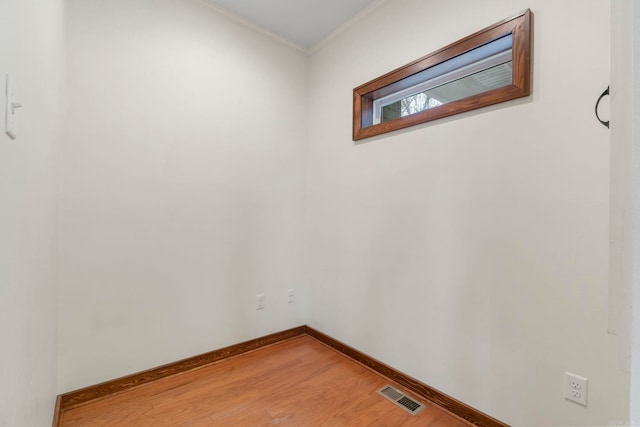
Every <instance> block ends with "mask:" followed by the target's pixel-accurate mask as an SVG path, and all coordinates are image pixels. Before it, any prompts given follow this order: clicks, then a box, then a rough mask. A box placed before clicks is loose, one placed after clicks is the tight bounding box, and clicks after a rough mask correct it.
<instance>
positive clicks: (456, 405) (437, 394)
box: [304, 326, 509, 427]
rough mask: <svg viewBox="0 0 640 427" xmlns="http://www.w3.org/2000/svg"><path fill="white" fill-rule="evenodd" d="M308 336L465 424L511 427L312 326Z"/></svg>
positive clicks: (308, 330) (481, 426)
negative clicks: (442, 409)
mask: <svg viewBox="0 0 640 427" xmlns="http://www.w3.org/2000/svg"><path fill="white" fill-rule="evenodd" d="M304 328H305V333H306V334H307V335H309V336H310V337H312V338H315V339H316V340H318V341H320V342H322V343H324V344H325V345H328V346H329V347H331V348H333V349H334V350H336V351H338V352H339V353H342V354H344V355H345V356H347V357H349V358H350V359H352V360H355V361H356V362H358V363H360V364H361V365H364V366H365V367H367V368H369V369H371V370H373V371H375V372H377V373H379V374H380V375H382V376H384V377H387V378H389V379H390V380H392V381H395V382H396V383H398V384H400V385H401V386H403V387H405V388H406V389H407V390H411V391H412V392H414V393H415V394H416V395H417V396H418V397H421V398H423V399H425V400H427V401H429V402H431V403H433V404H434V405H437V406H440V407H441V408H444V409H446V410H447V411H449V412H451V413H452V414H455V415H457V416H458V417H460V418H462V419H463V420H465V421H468V422H470V423H471V424H473V425H475V426H480V427H509V425H508V424H505V423H503V422H502V421H499V420H497V419H495V418H493V417H491V416H489V415H487V414H485V413H483V412H480V411H478V410H477V409H474V408H472V407H471V406H469V405H466V404H464V403H462V402H460V401H459V400H457V399H454V398H453V397H451V396H449V395H447V394H445V393H443V392H441V391H439V390H436V389H435V388H433V387H430V386H428V385H426V384H424V383H422V382H420V381H418V380H416V379H415V378H412V377H410V376H408V375H405V374H403V373H402V372H400V371H398V370H396V369H394V368H392V367H390V366H388V365H385V364H384V363H382V362H380V361H378V360H376V359H374V358H372V357H370V356H368V355H366V354H364V353H362V352H361V351H358V350H356V349H355V348H353V347H350V346H348V345H346V344H344V343H342V342H340V341H338V340H336V339H333V338H331V337H330V336H328V335H325V334H323V333H322V332H320V331H317V330H315V329H313V328H311V327H309V326H305V327H304Z"/></svg>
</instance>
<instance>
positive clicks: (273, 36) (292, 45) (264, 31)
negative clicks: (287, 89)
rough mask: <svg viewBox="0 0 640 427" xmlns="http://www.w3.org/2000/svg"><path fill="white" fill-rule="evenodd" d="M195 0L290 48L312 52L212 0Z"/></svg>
mask: <svg viewBox="0 0 640 427" xmlns="http://www.w3.org/2000/svg"><path fill="white" fill-rule="evenodd" d="M195 1H196V2H198V3H200V4H201V5H203V6H205V7H207V8H209V9H211V10H213V11H215V12H217V13H219V14H221V15H223V16H225V17H226V18H229V19H230V20H232V21H234V22H235V23H237V24H240V25H242V26H244V27H247V28H249V29H251V30H253V31H256V32H258V33H260V34H263V35H265V36H267V37H269V38H271V39H273V40H274V41H277V42H279V43H281V44H284V45H285V46H288V47H290V48H293V49H296V50H299V51H300V52H303V53H306V54H309V52H310V49H307V48H305V47H304V46H302V45H299V44H298V43H294V42H292V41H291V40H289V39H287V38H285V37H282V36H281V35H279V34H276V33H274V32H273V31H270V30H267V29H266V28H264V27H261V26H260V25H257V24H254V23H253V22H251V21H249V20H247V19H245V18H243V17H241V16H239V15H236V14H235V13H233V12H230V11H228V10H227V9H225V8H223V7H222V6H218V5H216V4H214V3H212V2H210V1H207V0H195Z"/></svg>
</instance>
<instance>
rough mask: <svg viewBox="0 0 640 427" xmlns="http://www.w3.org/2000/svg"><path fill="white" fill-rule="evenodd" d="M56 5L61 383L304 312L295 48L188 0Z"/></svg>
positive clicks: (302, 113) (275, 327) (278, 325)
mask: <svg viewBox="0 0 640 427" xmlns="http://www.w3.org/2000/svg"><path fill="white" fill-rule="evenodd" d="M67 8H68V29H67V31H68V36H67V43H68V45H67V48H68V62H67V67H68V68H67V83H66V91H67V96H66V98H65V101H66V103H65V105H66V114H67V120H66V134H65V143H64V147H63V150H64V151H63V172H62V178H61V208H60V212H61V213H60V215H61V229H60V233H61V244H60V296H59V302H60V310H59V350H60V363H59V375H60V379H61V384H60V391H67V390H70V389H74V388H77V387H81V386H86V385H90V384H94V383H97V382H99V381H103V380H106V379H112V378H114V377H117V376H121V375H125V374H128V373H131V372H135V371H139V370H142V369H147V368H150V367H153V366H157V365H159V364H162V363H167V362H172V361H175V360H178V359H180V358H183V357H188V356H193V355H196V354H199V353H202V352H206V351H210V350H213V349H216V348H220V347H222V346H225V345H230V344H234V343H237V342H240V341H243V340H246V339H250V338H255V337H258V336H261V335H265V334H268V333H271V332H275V331H279V330H283V329H286V328H289V327H293V326H298V325H300V324H303V323H304V322H305V320H306V317H305V316H304V313H305V312H306V306H305V300H306V296H305V289H304V286H303V285H304V283H303V280H302V279H303V276H302V271H301V270H302V262H301V260H302V258H301V256H302V249H303V247H302V234H303V228H302V221H303V213H304V212H303V203H304V155H305V152H304V148H305V144H304V138H305V135H304V133H305V130H306V127H305V118H306V109H305V105H304V100H305V91H306V66H307V59H306V55H305V54H304V53H302V52H300V51H297V50H295V49H293V48H291V47H287V46H284V45H282V44H280V43H277V42H275V41H273V40H271V39H270V38H269V37H266V36H265V35H264V34H261V33H257V32H254V31H252V30H250V29H248V28H246V27H244V26H242V25H239V24H237V23H236V22H235V21H232V20H230V19H229V18H228V17H225V16H224V15H220V14H219V13H217V12H215V11H213V10H211V9H209V8H207V7H206V6H205V5H203V4H201V3H198V2H196V1H185V0H137V1H129V0H110V1H103V0H70V1H68V5H67ZM289 288H295V289H296V290H297V295H296V296H297V301H296V303H295V304H287V290H288V289H289ZM261 292H264V293H266V309H265V310H264V311H260V312H258V311H256V310H255V295H256V294H257V293H261Z"/></svg>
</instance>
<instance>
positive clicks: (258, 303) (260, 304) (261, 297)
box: [256, 294, 265, 310]
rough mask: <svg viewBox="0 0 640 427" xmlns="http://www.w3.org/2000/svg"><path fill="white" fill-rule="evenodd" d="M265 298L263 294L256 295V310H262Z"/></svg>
mask: <svg viewBox="0 0 640 427" xmlns="http://www.w3.org/2000/svg"><path fill="white" fill-rule="evenodd" d="M264 305H265V296H264V294H258V295H256V310H264Z"/></svg>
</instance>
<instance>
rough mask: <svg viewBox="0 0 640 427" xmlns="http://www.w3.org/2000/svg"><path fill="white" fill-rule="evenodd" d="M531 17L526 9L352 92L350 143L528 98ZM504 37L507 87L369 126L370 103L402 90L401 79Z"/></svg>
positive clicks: (370, 115) (370, 123) (370, 120)
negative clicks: (509, 38)
mask: <svg viewBox="0 0 640 427" xmlns="http://www.w3.org/2000/svg"><path fill="white" fill-rule="evenodd" d="M531 15H532V14H531V10H530V9H527V10H525V11H523V12H521V13H519V14H517V15H515V16H513V17H511V18H507V19H505V20H503V21H500V22H498V23H495V24H493V25H491V26H489V27H487V28H485V29H483V30H480V31H478V32H476V33H474V34H472V35H470V36H467V37H465V38H463V39H461V40H458V41H457V42H454V43H452V44H450V45H448V46H446V47H444V48H442V49H439V50H437V51H435V52H433V53H430V54H428V55H426V56H424V57H422V58H420V59H417V60H415V61H413V62H411V63H410V64H407V65H405V66H403V67H400V68H398V69H396V70H394V71H391V72H389V73H387V74H385V75H383V76H380V77H378V78H376V79H374V80H371V81H370V82H368V83H365V84H363V85H360V86H358V87H356V88H355V89H353V140H354V141H358V140H361V139H365V138H369V137H372V136H376V135H381V134H384V133H387V132H392V131H395V130H398V129H403V128H406V127H409V126H414V125H417V124H421V123H425V122H429V121H432V120H437V119H441V118H443V117H448V116H452V115H454V114H459V113H463V112H466V111H471V110H475V109H478V108H482V107H486V106H489V105H494V104H498V103H501V102H506V101H510V100H512V99H517V98H522V97H525V96H528V95H529V94H530V91H531ZM507 34H512V35H513V45H512V66H513V76H512V77H513V78H512V83H511V84H510V85H508V86H503V87H500V88H497V89H493V90H490V91H487V92H484V93H481V94H478V95H473V96H469V97H467V98H464V99H460V100H458V101H453V102H449V103H445V104H443V105H440V106H438V107H434V108H430V109H427V110H424V111H421V112H419V113H415V114H411V115H409V116H405V117H400V118H397V119H393V120H389V121H385V122H382V123H379V124H373V102H374V101H375V100H376V99H379V98H381V97H383V96H386V95H388V94H389V93H393V92H397V91H400V90H403V89H406V87H407V84H403V79H406V78H407V77H409V76H412V75H414V74H416V73H419V72H421V71H424V70H426V69H427V68H430V67H433V66H435V65H438V64H441V63H443V62H445V61H448V60H449V59H451V58H454V57H456V56H458V55H461V54H463V53H465V52H468V51H470V50H472V49H474V48H477V47H479V46H482V45H483V44H486V43H488V42H490V41H492V40H495V39H497V38H499V37H502V36H505V35H507Z"/></svg>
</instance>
